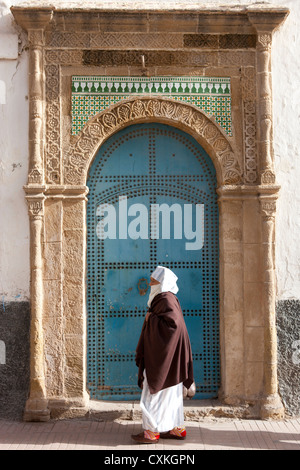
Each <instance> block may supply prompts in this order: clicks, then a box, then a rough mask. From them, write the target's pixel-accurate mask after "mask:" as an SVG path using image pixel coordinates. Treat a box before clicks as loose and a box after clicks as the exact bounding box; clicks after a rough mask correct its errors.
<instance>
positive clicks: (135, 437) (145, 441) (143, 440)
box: [131, 432, 159, 444]
mask: <svg viewBox="0 0 300 470" xmlns="http://www.w3.org/2000/svg"><path fill="white" fill-rule="evenodd" d="M131 437H132V439H133V440H134V441H136V442H139V443H140V444H156V442H158V441H159V439H147V437H145V436H144V432H140V433H139V434H132V435H131Z"/></svg>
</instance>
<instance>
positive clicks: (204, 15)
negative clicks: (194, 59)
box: [11, 1, 289, 34]
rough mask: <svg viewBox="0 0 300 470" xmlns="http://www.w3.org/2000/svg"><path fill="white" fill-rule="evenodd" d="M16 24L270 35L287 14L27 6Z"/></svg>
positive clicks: (17, 11)
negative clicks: (267, 32) (52, 21)
mask: <svg viewBox="0 0 300 470" xmlns="http://www.w3.org/2000/svg"><path fill="white" fill-rule="evenodd" d="M11 11H12V13H13V15H14V17H15V20H16V22H17V23H18V24H19V25H20V26H22V27H23V28H24V29H25V30H26V31H28V30H30V29H45V27H46V26H47V25H48V23H49V22H50V21H51V20H52V18H55V19H56V20H58V21H57V22H55V23H56V24H55V28H56V29H63V30H65V31H68V30H69V31H74V27H76V31H80V30H82V31H84V32H87V31H92V30H95V31H96V30H97V31H99V32H100V31H101V32H109V31H127V32H148V33H149V32H156V33H157V32H160V31H164V32H166V31H168V32H172V31H173V32H182V33H210V34H216V33H222V32H223V33H231V34H232V33H239V34H251V33H252V34H253V33H255V32H256V31H258V32H259V31H269V32H271V31H273V30H275V29H277V28H278V27H279V25H280V24H281V23H282V22H283V21H284V20H285V18H286V17H287V16H288V14H289V10H288V9H287V8H284V7H277V6H276V7H274V6H273V7H272V6H269V5H267V6H266V5H261V6H257V5H255V6H252V7H251V5H249V6H240V7H238V6H234V7H232V8H231V7H230V6H229V5H228V6H226V8H225V7H224V6H221V5H220V6H218V5H213V6H211V7H209V6H201V5H199V6H197V8H195V7H194V8H193V7H189V6H187V7H186V8H180V7H178V6H177V7H176V4H175V5H174V6H173V8H172V7H171V8H169V7H168V9H167V8H166V7H164V6H162V7H161V8H157V7H156V8H151V6H150V5H149V6H147V2H146V3H145V4H144V6H143V8H136V7H133V8H130V6H128V7H125V8H122V7H120V8H119V7H118V5H117V3H116V4H115V5H112V6H111V8H110V7H109V6H106V5H105V3H104V4H103V5H102V6H101V5H100V6H99V7H92V8H88V6H86V7H84V5H82V4H80V2H78V5H77V4H76V3H75V4H74V3H72V5H70V6H69V7H68V6H67V4H63V5H62V6H60V5H59V4H58V5H57V6H47V4H46V2H36V1H32V2H27V3H26V4H23V5H22V4H19V5H18V6H13V7H11ZM62 18H63V21H62Z"/></svg>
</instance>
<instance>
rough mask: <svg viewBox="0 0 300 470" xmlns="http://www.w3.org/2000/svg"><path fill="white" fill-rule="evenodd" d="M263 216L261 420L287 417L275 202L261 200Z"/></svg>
mask: <svg viewBox="0 0 300 470" xmlns="http://www.w3.org/2000/svg"><path fill="white" fill-rule="evenodd" d="M260 203H261V216H262V219H261V220H262V244H261V255H262V256H261V257H262V271H261V272H262V274H261V276H262V279H261V281H262V310H263V317H264V382H263V387H264V390H263V395H264V396H263V399H262V404H261V417H262V418H265V419H266V418H273V419H274V418H278V419H281V418H283V416H284V408H283V405H282V402H281V399H280V397H279V395H278V380H277V334H276V317H275V304H276V301H275V300H276V299H275V298H276V285H275V233H274V230H275V212H276V199H274V197H268V196H266V195H265V196H262V195H261V196H260Z"/></svg>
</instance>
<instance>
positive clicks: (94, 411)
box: [24, 394, 285, 421]
mask: <svg viewBox="0 0 300 470" xmlns="http://www.w3.org/2000/svg"><path fill="white" fill-rule="evenodd" d="M48 410H49V415H48V419H54V420H57V419H76V418H77V419H88V420H94V421H116V420H120V421H123V420H127V421H136V420H140V419H141V418H142V411H141V408H140V403H139V401H108V400H102V401H101V400H89V397H88V394H86V396H85V397H84V399H80V398H78V399H77V400H76V399H74V398H73V399H62V400H59V399H55V400H49V401H48ZM284 415H285V413H284V408H283V407H282V404H281V400H280V398H279V397H278V396H277V395H276V396H275V397H273V396H272V397H271V396H270V397H269V398H268V399H264V400H257V401H256V402H253V403H244V404H241V403H239V404H234V405H233V404H230V405H229V404H225V403H224V402H222V401H220V400H219V399H210V400H194V399H186V400H184V416H185V419H186V420H187V421H199V419H203V418H231V419H274V420H276V419H283V418H284ZM24 418H25V420H28V421H45V420H47V419H45V416H44V415H43V416H42V417H41V416H35V417H34V416H33V415H32V416H31V419H28V417H27V419H26V417H25V416H24ZM41 418H42V419H41Z"/></svg>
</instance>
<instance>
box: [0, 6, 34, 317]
mask: <svg viewBox="0 0 300 470" xmlns="http://www.w3.org/2000/svg"><path fill="white" fill-rule="evenodd" d="M12 3H14V4H16V3H18V2H17V1H14V2H11V1H6V0H5V1H0V308H1V306H3V303H4V302H7V301H13V300H16V301H22V300H27V299H28V298H29V223H28V215H27V204H26V202H25V199H24V191H23V185H24V184H26V182H27V171H28V97H27V95H28V79H27V75H28V68H27V67H28V57H27V53H26V51H23V52H21V51H22V44H21V43H20V44H19V39H20V41H21V37H22V36H23V35H22V34H21V35H20V38H19V36H18V30H17V28H16V27H15V26H14V23H13V18H12V15H11V13H10V10H9V8H10V6H11V4H12ZM18 50H19V52H20V53H19V52H18Z"/></svg>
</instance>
